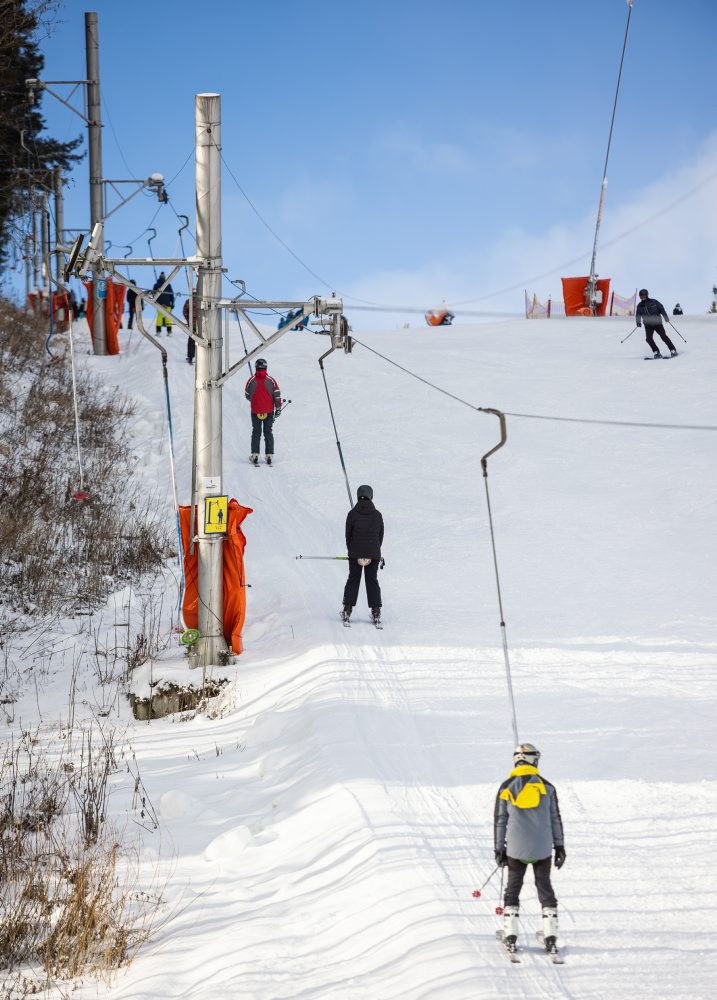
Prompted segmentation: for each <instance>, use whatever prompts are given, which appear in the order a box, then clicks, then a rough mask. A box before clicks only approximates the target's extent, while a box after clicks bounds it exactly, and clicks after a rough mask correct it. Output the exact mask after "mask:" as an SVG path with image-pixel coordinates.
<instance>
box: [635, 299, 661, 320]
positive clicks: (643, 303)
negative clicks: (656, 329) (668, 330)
mask: <svg viewBox="0 0 717 1000" xmlns="http://www.w3.org/2000/svg"><path fill="white" fill-rule="evenodd" d="M641 316H642V317H643V318H644V320H645V326H659V325H660V324H661V323H662V319H661V317H662V316H664V317H665V319H667V318H668V317H667V313H666V312H665V307H664V306H663V304H662V303H661V302H658V301H657V299H641V300H640V302H639V304H638V306H637V309H636V310H635V318H636V320H637V325H638V326H640V325H641V324H640V317H641Z"/></svg>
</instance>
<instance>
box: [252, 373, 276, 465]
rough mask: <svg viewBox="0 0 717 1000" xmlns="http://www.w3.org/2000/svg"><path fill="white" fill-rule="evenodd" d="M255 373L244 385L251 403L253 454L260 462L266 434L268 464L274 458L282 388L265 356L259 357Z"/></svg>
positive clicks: (265, 449) (253, 460)
mask: <svg viewBox="0 0 717 1000" xmlns="http://www.w3.org/2000/svg"><path fill="white" fill-rule="evenodd" d="M254 369H255V370H254V374H253V375H252V376H251V378H250V379H249V380H248V381H247V384H246V385H245V386H244V395H245V396H246V398H247V399H248V400H249V402H250V404H251V456H250V460H251V462H252V463H253V464H254V465H258V464H259V448H260V446H261V435H262V432H263V434H264V453H265V455H266V464H267V465H271V464H272V462H273V460H274V431H273V426H274V420H275V418H276V417H278V416H279V414H280V413H281V390H280V389H279V383H278V382H277V381H276V379H275V378H272V376H271V375H270V374H269V372H268V371H267V364H266V361H265V360H264V358H257V359H256V362H255V364H254Z"/></svg>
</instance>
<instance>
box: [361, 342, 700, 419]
mask: <svg viewBox="0 0 717 1000" xmlns="http://www.w3.org/2000/svg"><path fill="white" fill-rule="evenodd" d="M351 339H352V341H353V342H354V344H359V345H360V346H361V347H365V348H366V350H367V351H370V352H371V353H372V354H375V355H376V356H377V357H379V358H381V359H382V360H383V361H387V362H388V364H390V365H393V366H394V367H395V368H398V369H399V370H400V371H402V372H405V373H406V375H410V376H411V378H415V379H417V380H418V381H419V382H423V384H424V385H427V386H429V387H430V388H431V389H435V390H436V392H440V393H441V394H442V395H444V396H448V397H449V398H450V399H454V400H455V401H456V402H457V403H461V404H462V405H463V406H467V407H469V408H470V409H471V410H476V411H477V412H478V413H485V412H489V408H488V407H485V406H476V404H475V403H469V402H468V400H467V399H463V398H462V397H461V396H456V395H455V394H454V393H452V392H448V390H447V389H442V388H441V386H439V385H436V384H435V382H431V381H429V380H428V379H427V378H423V376H421V375H418V374H417V373H416V372H414V371H411V369H410V368H406V367H405V366H404V365H400V364H399V363H398V362H397V361H394V360H393V359H392V358H389V357H387V356H386V355H385V354H381V352H380V351H377V350H376V349H375V348H373V347H369V345H368V344H365V343H364V342H363V341H362V340H359V339H358V337H354V336H352V337H351ZM503 412H504V413H505V415H506V417H518V418H520V419H523V420H559V421H561V422H563V423H569V424H604V425H606V426H612V427H655V428H659V429H661V430H675V431H717V425H716V424H662V423H655V422H653V421H642V420H605V419H598V418H590V417H562V416H555V415H554V414H546V413H511V412H509V411H508V410H504V411H503Z"/></svg>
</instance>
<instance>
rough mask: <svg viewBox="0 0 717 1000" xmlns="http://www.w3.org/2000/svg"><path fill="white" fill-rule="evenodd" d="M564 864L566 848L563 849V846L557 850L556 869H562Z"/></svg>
mask: <svg viewBox="0 0 717 1000" xmlns="http://www.w3.org/2000/svg"><path fill="white" fill-rule="evenodd" d="M564 864H565V848H564V847H562V845H561V846H560V847H556V848H555V867H556V868H562V867H563V865H564Z"/></svg>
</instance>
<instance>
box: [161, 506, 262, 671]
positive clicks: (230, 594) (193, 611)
mask: <svg viewBox="0 0 717 1000" xmlns="http://www.w3.org/2000/svg"><path fill="white" fill-rule="evenodd" d="M190 511H191V508H190V507H189V506H186V507H180V508H179V524H180V527H181V530H182V551H183V553H184V600H183V601H182V614H183V616H184V622H185V624H186V626H187V628H197V622H198V620H199V618H198V614H197V607H198V605H199V595H198V593H197V573H198V569H197V549H196V546H195V548H194V555H190V553H189V541H190V538H189V520H190ZM251 513H252V508H251V507H242V505H241V504H240V503H239V502H238V501H237V500H233V499H232V500H230V501H229V513H228V517H227V533H226V537H225V539H224V546H223V551H224V638H225V639H226V641H227V642H228V643H229V645H230V646H231V648H232V650H233V651H234V652H235V653H241V651H242V642H241V633H242V629H243V628H244V619H245V618H246V582H245V579H244V547H245V546H246V538H245V537H244V532H243V531H242V530H241V527H240V525H241V523H242V521H243V520H244V518H245V517H246V516H247V514H251ZM195 518H196V507H195ZM196 525H197V522H196V519H195V522H194V530H195V532H196Z"/></svg>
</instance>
